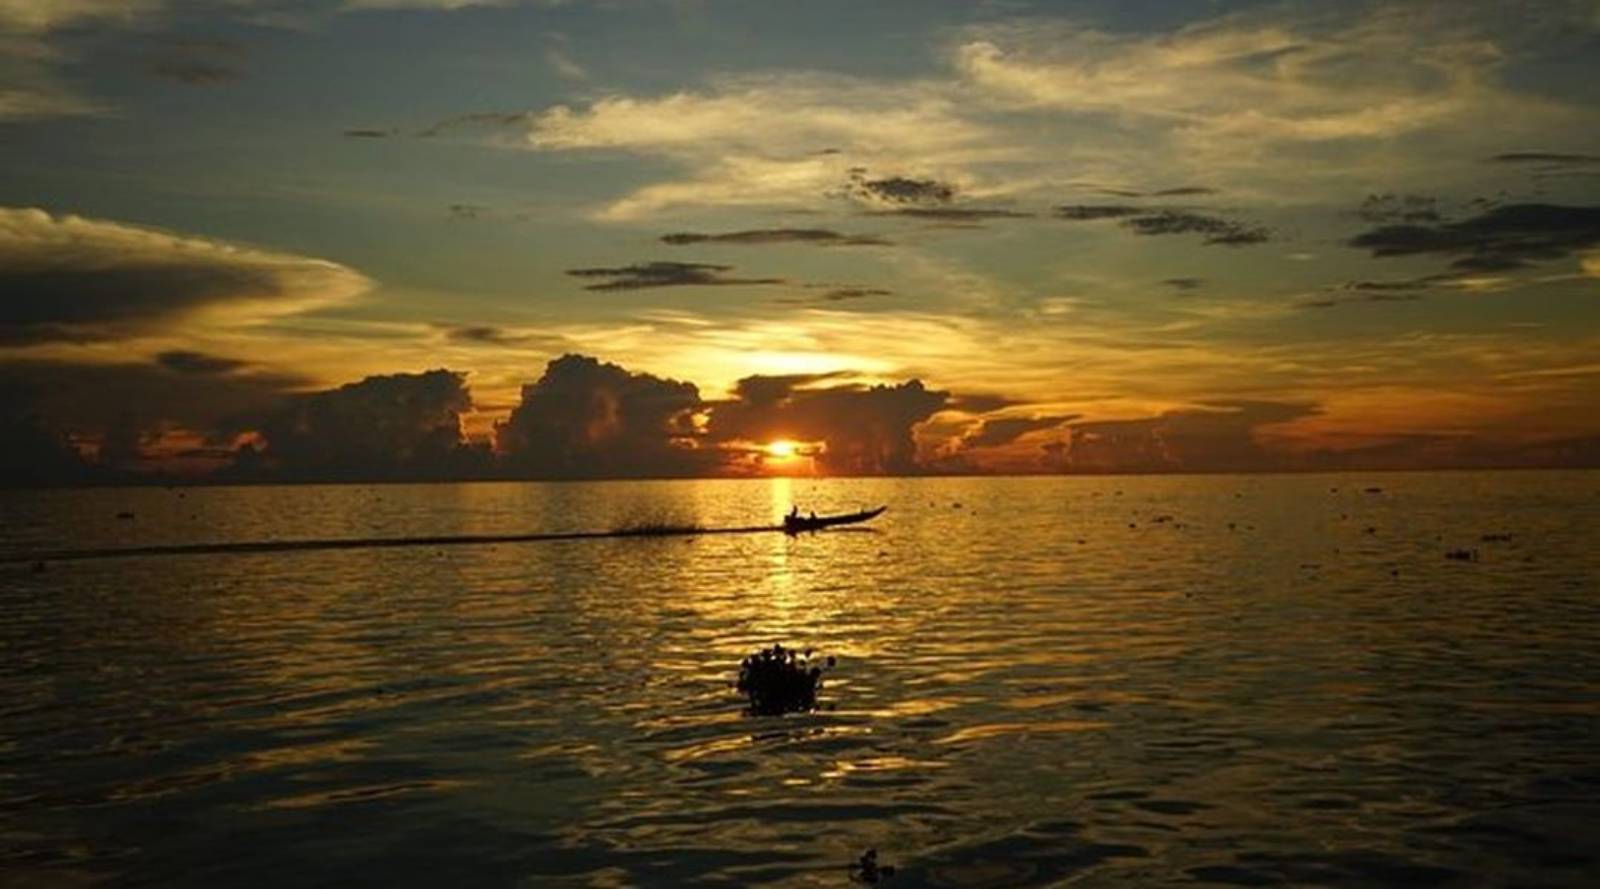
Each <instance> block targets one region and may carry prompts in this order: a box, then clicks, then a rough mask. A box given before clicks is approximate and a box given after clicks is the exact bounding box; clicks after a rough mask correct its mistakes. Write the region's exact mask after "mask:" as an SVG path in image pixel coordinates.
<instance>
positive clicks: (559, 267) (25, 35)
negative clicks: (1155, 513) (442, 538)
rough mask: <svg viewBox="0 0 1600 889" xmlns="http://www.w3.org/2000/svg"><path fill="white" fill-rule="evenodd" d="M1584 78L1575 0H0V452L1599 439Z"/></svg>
mask: <svg viewBox="0 0 1600 889" xmlns="http://www.w3.org/2000/svg"><path fill="white" fill-rule="evenodd" d="M1597 83H1600V4H1597V3H1595V2H1593V0H1586V2H1571V3H1565V2H1548V3H1520V4H1507V3H1490V2H1482V3H1474V2H1448V3H1437V4H1435V3H1421V2H1418V3H1379V4H1345V3H1338V4H1329V3H1304V4H1296V3H1221V2H1211V3H1198V2H1126V0H1123V2H1110V0H1106V2H1083V3H1065V2H1058V3H1029V2H1022V0H993V2H981V3H935V2H926V0H918V2H862V0H852V2H847V3H835V2H807V3H758V2H713V0H705V2H693V0H679V2H652V0H608V2H602V0H565V2H561V0H545V2H513V0H503V2H489V0H480V2H474V0H345V2H343V3H322V2H310V0H305V2H299V0H285V2H269V0H232V2H227V3H216V2H206V3H185V2H181V0H165V2H163V0H120V2H119V0H0V313H3V316H0V317H3V325H0V442H3V444H0V481H6V482H9V483H27V482H41V481H44V482H47V481H54V480H68V481H70V480H81V479H89V478H98V479H105V478H109V477H113V476H111V475H108V473H112V474H125V473H150V472H155V471H163V472H167V473H181V474H189V475H195V474H207V473H218V475H217V477H219V478H261V477H281V478H285V479H318V478H358V477H370V478H447V477H479V476H497V475H512V476H517V477H588V476H653V475H667V476H676V475H725V474H732V475H744V474H757V473H764V472H786V473H804V472H818V473H915V472H1054V471H1064V472H1095V471H1173V470H1279V469H1315V468H1342V467H1359V468H1428V467H1455V466H1484V465H1505V466H1521V465H1557V466H1561V465H1588V466H1593V465H1600V410H1597V408H1600V396H1597V395H1596V391H1597V385H1600V140H1597V138H1596V135H1595V134H1597V133H1600V91H1597V89H1596V86H1595V85H1596V84H1597ZM563 356H568V357H563ZM440 370H442V371H447V372H445V373H429V372H430V371H440ZM773 442H789V443H793V444H783V445H779V446H777V447H772V443H773ZM115 477H123V476H122V475H116V476H115Z"/></svg>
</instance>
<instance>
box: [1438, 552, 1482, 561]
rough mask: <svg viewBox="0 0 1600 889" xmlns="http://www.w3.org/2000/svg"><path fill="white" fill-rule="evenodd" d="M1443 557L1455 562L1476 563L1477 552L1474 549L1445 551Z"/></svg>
mask: <svg viewBox="0 0 1600 889" xmlns="http://www.w3.org/2000/svg"><path fill="white" fill-rule="evenodd" d="M1444 557H1445V558H1447V559H1454V560H1455V561H1457V562H1476V561H1478V551H1477V550H1475V549H1452V550H1449V551H1447V552H1446V553H1445V554H1444Z"/></svg>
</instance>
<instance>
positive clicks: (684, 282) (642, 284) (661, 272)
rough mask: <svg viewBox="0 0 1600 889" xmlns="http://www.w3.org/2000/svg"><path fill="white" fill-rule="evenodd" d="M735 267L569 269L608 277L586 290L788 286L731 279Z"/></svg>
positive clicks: (675, 264)
mask: <svg viewBox="0 0 1600 889" xmlns="http://www.w3.org/2000/svg"><path fill="white" fill-rule="evenodd" d="M732 269H733V266H729V265H714V264H712V263H706V262H660V261H657V262H645V263H635V264H634V265H627V266H619V267H616V268H588V269H567V274H569V275H573V276H575V277H579V278H609V279H610V280H608V281H601V282H600V283H598V284H586V285H584V288H583V289H585V290H643V289H646V288H649V287H688V286H702V287H725V286H730V285H768V284H785V283H787V282H786V281H785V280H784V279H782V278H729V277H727V276H725V275H724V274H723V273H724V272H728V271H732Z"/></svg>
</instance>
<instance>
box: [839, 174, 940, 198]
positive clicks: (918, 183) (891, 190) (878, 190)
mask: <svg viewBox="0 0 1600 889" xmlns="http://www.w3.org/2000/svg"><path fill="white" fill-rule="evenodd" d="M845 193H846V194H848V195H850V196H851V197H854V198H856V199H858V200H863V201H867V202H869V203H875V204H892V205H908V204H915V205H921V206H936V205H939V204H948V203H949V202H950V201H952V200H954V199H955V196H956V187H955V186H954V185H951V184H950V183H948V182H940V181H939V180H937V179H911V178H908V177H906V176H888V177H885V178H882V179H868V178H867V176H866V170H864V169H862V168H860V167H857V168H855V169H852V170H851V171H850V181H849V183H848V184H847V185H846V186H845Z"/></svg>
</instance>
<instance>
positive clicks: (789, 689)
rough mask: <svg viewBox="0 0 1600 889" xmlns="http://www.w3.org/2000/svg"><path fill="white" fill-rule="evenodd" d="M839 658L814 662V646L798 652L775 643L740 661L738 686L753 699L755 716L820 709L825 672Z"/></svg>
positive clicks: (752, 709) (751, 705)
mask: <svg viewBox="0 0 1600 889" xmlns="http://www.w3.org/2000/svg"><path fill="white" fill-rule="evenodd" d="M834 663H835V661H834V659H833V657H832V656H829V657H828V659H827V660H826V661H821V662H820V663H819V662H818V661H813V660H812V658H811V649H809V648H808V649H806V650H805V651H803V652H797V651H795V650H794V649H792V648H784V647H783V645H782V644H774V645H773V646H772V647H771V648H763V649H762V650H760V651H758V652H756V653H755V654H752V655H750V656H749V657H747V658H745V659H744V660H743V661H742V662H740V664H739V682H738V684H737V686H736V687H737V688H738V689H739V691H741V692H743V693H744V696H745V697H746V698H748V699H749V701H750V708H749V712H750V714H751V715H752V716H782V715H783V714H785V713H806V712H810V711H812V710H815V709H817V690H818V689H820V688H821V687H822V673H823V671H824V670H827V669H832V667H833V665H834Z"/></svg>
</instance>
